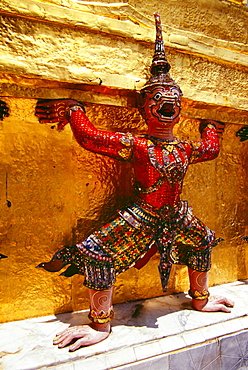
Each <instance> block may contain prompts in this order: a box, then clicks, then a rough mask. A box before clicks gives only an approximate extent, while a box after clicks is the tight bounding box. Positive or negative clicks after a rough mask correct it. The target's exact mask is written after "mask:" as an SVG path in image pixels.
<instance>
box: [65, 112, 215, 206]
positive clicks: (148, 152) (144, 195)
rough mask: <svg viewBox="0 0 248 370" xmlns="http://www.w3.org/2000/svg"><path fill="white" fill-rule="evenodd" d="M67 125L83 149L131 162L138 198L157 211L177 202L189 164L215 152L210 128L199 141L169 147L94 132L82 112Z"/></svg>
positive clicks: (213, 135)
mask: <svg viewBox="0 0 248 370" xmlns="http://www.w3.org/2000/svg"><path fill="white" fill-rule="evenodd" d="M70 125H71V128H72V131H73V133H74V136H75V138H76V140H77V141H78V143H79V144H80V145H81V146H82V147H84V148H85V149H87V150H90V151H92V152H95V153H99V154H103V155H107V156H109V157H112V158H115V159H118V160H127V161H130V162H132V165H133V168H134V172H135V180H136V182H137V187H138V188H139V187H140V189H142V190H141V191H140V192H138V196H139V197H140V198H141V199H143V200H144V201H146V202H147V203H149V204H151V205H152V206H154V207H157V208H160V207H162V206H163V205H165V204H170V205H172V206H173V205H175V204H176V203H177V202H178V201H179V199H180V193H181V187H182V182H183V178H184V175H185V173H186V170H187V167H188V164H189V163H196V162H202V161H207V160H211V159H214V158H216V157H217V155H218V153H219V142H218V136H217V134H216V132H215V129H214V128H213V127H212V128H206V129H205V130H204V132H203V134H202V141H198V142H180V141H179V140H178V142H176V143H174V144H173V143H172V144H170V143H166V142H165V143H160V142H159V141H154V140H153V141H151V140H148V139H147V138H145V137H132V136H131V135H130V134H122V133H111V132H108V131H101V130H97V129H96V128H95V127H94V126H93V125H92V124H91V122H90V121H89V120H88V118H87V117H86V115H85V114H84V113H83V112H82V111H76V112H72V115H71V119H70ZM129 139H130V142H129ZM167 145H168V146H167ZM162 147H164V149H162ZM167 148H168V150H167ZM165 168H167V170H166V169H165ZM154 185H155V186H154ZM153 186H154V188H151V187H153ZM147 189H148V191H147Z"/></svg>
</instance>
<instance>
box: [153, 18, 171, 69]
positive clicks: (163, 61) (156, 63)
mask: <svg viewBox="0 0 248 370" xmlns="http://www.w3.org/2000/svg"><path fill="white" fill-rule="evenodd" d="M154 18H155V25H156V40H155V50H154V56H153V60H152V65H151V68H150V71H151V74H152V75H157V74H159V73H167V72H169V70H170V67H171V66H170V64H169V63H168V60H167V58H166V55H165V51H164V41H163V34H162V26H161V19H160V15H159V14H158V13H155V14H154Z"/></svg>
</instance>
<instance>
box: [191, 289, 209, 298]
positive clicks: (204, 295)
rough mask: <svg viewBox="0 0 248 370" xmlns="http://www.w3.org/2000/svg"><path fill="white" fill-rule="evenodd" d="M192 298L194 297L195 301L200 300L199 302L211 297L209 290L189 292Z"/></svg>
mask: <svg viewBox="0 0 248 370" xmlns="http://www.w3.org/2000/svg"><path fill="white" fill-rule="evenodd" d="M188 293H189V295H190V297H192V298H193V299H198V300H203V299H207V298H208V297H209V296H210V293H209V291H208V290H202V291H200V290H194V291H192V290H189V291H188Z"/></svg>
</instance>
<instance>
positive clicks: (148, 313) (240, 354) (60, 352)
mask: <svg viewBox="0 0 248 370" xmlns="http://www.w3.org/2000/svg"><path fill="white" fill-rule="evenodd" d="M210 292H211V294H213V295H219V294H222V295H225V296H227V297H229V298H231V299H233V300H235V307H234V308H233V309H232V312H231V313H229V314H226V313H222V312H215V313H202V312H197V311H194V310H193V309H192V308H191V304H190V298H189V297H188V295H187V294H184V293H181V294H175V295H170V296H165V297H158V298H153V299H147V300H142V301H136V302H131V303H124V304H117V305H115V319H114V320H113V321H112V324H113V326H112V333H111V335H110V336H109V338H108V339H106V340H105V341H103V342H101V343H98V344H96V345H94V346H91V347H85V348H81V349H79V350H78V351H76V352H72V353H70V352H68V348H63V349H58V348H57V347H56V346H53V344H52V339H53V337H54V336H55V334H56V333H57V332H59V331H61V330H63V329H64V328H66V327H68V326H70V325H76V324H81V323H86V322H88V318H87V315H88V311H81V312H74V313H67V314H61V315H57V316H47V317H40V318H35V319H29V320H23V321H15V322H10V323H6V324H1V325H0V369H1V370H34V369H51V370H52V369H58V370H84V369H86V370H106V369H119V370H121V369H123V370H149V369H151V370H184V369H185V370H191V369H192V370H193V369H194V370H236V369H242V370H245V369H246V370H247V369H248V281H242V282H241V281H239V282H234V283H231V284H224V285H221V286H216V287H212V288H210ZM137 312H138V315H137V314H135V315H134V313H137Z"/></svg>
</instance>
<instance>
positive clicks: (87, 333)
mask: <svg viewBox="0 0 248 370" xmlns="http://www.w3.org/2000/svg"><path fill="white" fill-rule="evenodd" d="M109 333H110V324H109V323H106V324H95V323H92V324H89V325H79V326H72V327H69V328H67V329H65V330H64V331H62V332H61V333H59V334H57V335H56V337H55V339H54V340H53V344H55V345H58V348H63V347H65V346H67V345H68V344H70V343H71V342H72V341H73V344H71V346H70V347H69V351H71V352H73V351H75V350H76V349H78V348H80V347H84V346H90V345H92V344H96V343H99V342H101V341H102V340H104V339H106V338H107V337H108V336H109ZM75 340H76V341H75Z"/></svg>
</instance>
